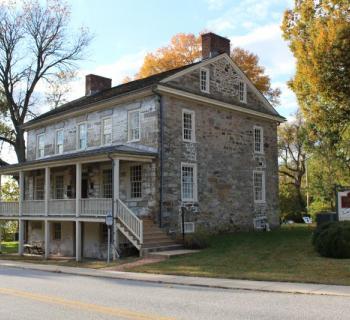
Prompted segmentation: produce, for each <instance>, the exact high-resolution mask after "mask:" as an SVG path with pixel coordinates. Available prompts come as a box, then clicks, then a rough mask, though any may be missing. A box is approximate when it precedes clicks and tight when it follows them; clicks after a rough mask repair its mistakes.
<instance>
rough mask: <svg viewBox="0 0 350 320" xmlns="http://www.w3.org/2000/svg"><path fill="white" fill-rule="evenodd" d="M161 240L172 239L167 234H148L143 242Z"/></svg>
mask: <svg viewBox="0 0 350 320" xmlns="http://www.w3.org/2000/svg"><path fill="white" fill-rule="evenodd" d="M161 239H170V238H169V237H168V236H167V235H166V234H164V233H158V234H147V235H144V236H143V240H144V241H145V240H161Z"/></svg>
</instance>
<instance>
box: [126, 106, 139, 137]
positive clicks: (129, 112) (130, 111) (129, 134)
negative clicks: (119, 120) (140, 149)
mask: <svg viewBox="0 0 350 320" xmlns="http://www.w3.org/2000/svg"><path fill="white" fill-rule="evenodd" d="M140 110H141V109H140V108H138V109H134V110H129V111H128V119H127V120H128V141H127V142H136V141H140V140H141V112H140ZM136 112H138V114H139V138H138V139H131V132H130V120H131V118H130V115H131V114H132V113H136Z"/></svg>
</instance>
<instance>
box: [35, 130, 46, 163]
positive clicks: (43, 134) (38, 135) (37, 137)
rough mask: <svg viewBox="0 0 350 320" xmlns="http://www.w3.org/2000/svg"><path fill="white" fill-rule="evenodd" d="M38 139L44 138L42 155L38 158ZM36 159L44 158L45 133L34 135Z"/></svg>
mask: <svg viewBox="0 0 350 320" xmlns="http://www.w3.org/2000/svg"><path fill="white" fill-rule="evenodd" d="M39 137H44V155H43V156H41V157H40V156H39ZM35 151H36V159H43V158H44V157H45V133H39V134H37V135H36V150H35Z"/></svg>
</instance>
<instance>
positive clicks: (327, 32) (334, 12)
mask: <svg viewBox="0 0 350 320" xmlns="http://www.w3.org/2000/svg"><path fill="white" fill-rule="evenodd" d="M349 22H350V3H349V1H348V0H322V1H314V0H305V1H300V0H295V5H294V8H293V9H292V10H287V11H286V12H285V15H284V20H283V24H282V30H283V35H284V38H285V39H286V40H287V41H288V42H289V46H290V49H291V51H292V52H293V54H294V56H295V58H296V63H297V65H296V67H297V68H296V74H295V76H294V77H293V79H292V80H291V81H290V83H289V85H290V87H291V89H292V90H293V91H294V92H295V94H296V96H297V99H298V102H299V105H300V106H301V110H302V112H303V114H304V116H305V119H306V121H307V122H308V123H309V125H310V129H311V130H310V137H311V138H312V139H314V144H315V145H324V146H332V147H331V148H330V149H329V150H328V151H327V153H329V152H332V153H333V156H334V157H336V158H337V159H338V160H340V161H342V163H343V165H344V166H345V167H346V168H347V171H348V174H349V173H350V146H349V135H350V121H349V119H350V89H349V83H350V23H349Z"/></svg>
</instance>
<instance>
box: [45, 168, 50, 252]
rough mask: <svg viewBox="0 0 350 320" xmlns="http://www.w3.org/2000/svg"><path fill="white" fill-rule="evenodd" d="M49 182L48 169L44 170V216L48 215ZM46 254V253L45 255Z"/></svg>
mask: <svg viewBox="0 0 350 320" xmlns="http://www.w3.org/2000/svg"><path fill="white" fill-rule="evenodd" d="M50 187H51V182H50V168H49V167H46V168H45V216H48V215H49V200H50V193H51V192H50V191H51V190H50V189H51V188H50ZM45 254H46V253H45Z"/></svg>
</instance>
